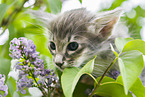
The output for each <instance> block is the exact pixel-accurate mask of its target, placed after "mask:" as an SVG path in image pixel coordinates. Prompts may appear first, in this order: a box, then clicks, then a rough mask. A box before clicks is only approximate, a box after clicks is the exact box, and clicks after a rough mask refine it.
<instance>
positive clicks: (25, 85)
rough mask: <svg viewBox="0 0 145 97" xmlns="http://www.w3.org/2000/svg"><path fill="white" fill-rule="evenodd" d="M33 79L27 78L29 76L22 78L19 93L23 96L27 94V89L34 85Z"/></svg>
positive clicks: (18, 84) (19, 82)
mask: <svg viewBox="0 0 145 97" xmlns="http://www.w3.org/2000/svg"><path fill="white" fill-rule="evenodd" d="M33 81H34V80H33V79H31V78H29V79H28V78H27V75H24V76H22V78H21V79H19V81H18V82H17V91H20V92H21V93H22V94H26V90H24V89H25V88H29V87H31V86H32V85H33Z"/></svg>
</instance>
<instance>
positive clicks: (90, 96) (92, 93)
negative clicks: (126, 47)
mask: <svg viewBox="0 0 145 97" xmlns="http://www.w3.org/2000/svg"><path fill="white" fill-rule="evenodd" d="M117 59H118V57H116V58H115V59H114V60H113V62H112V63H111V64H110V65H109V66H108V67H107V69H106V70H105V72H104V73H103V75H102V77H101V79H100V80H99V82H98V84H97V85H96V87H95V88H94V89H93V90H92V92H91V93H90V94H89V97H92V96H93V95H94V94H95V92H96V90H97V89H98V87H99V86H100V84H101V82H102V80H103V78H104V77H105V75H106V73H107V72H108V71H109V70H110V68H111V67H112V66H113V64H114V63H115V62H116V61H117Z"/></svg>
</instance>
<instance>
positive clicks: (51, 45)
mask: <svg viewBox="0 0 145 97" xmlns="http://www.w3.org/2000/svg"><path fill="white" fill-rule="evenodd" d="M50 48H51V49H52V50H56V46H55V43H54V42H50Z"/></svg>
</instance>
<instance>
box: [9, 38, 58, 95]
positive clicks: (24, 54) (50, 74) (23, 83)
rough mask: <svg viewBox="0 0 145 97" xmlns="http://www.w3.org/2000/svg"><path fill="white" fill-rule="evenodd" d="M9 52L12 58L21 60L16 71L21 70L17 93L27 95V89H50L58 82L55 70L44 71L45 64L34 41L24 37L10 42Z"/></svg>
mask: <svg viewBox="0 0 145 97" xmlns="http://www.w3.org/2000/svg"><path fill="white" fill-rule="evenodd" d="M9 51H10V56H11V57H12V58H14V59H19V60H20V61H19V62H17V63H16V65H15V68H16V70H19V79H18V82H17V91H20V92H21V93H22V94H25V93H26V89H27V88H30V87H32V86H37V87H38V88H40V87H41V88H43V87H45V88H49V87H50V85H51V84H52V83H54V82H56V81H57V78H56V75H55V73H54V71H53V70H49V69H44V62H43V60H42V59H40V58H39V52H37V51H36V46H35V44H34V43H33V41H32V40H27V39H26V38H24V37H20V38H18V39H17V38H14V39H13V40H12V41H11V42H10V48H9Z"/></svg>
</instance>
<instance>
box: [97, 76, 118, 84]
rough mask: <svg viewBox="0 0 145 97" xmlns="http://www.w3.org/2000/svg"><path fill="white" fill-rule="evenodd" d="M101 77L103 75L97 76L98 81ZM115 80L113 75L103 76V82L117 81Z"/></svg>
mask: <svg viewBox="0 0 145 97" xmlns="http://www.w3.org/2000/svg"><path fill="white" fill-rule="evenodd" d="M100 78H101V77H98V78H97V81H98V82H99V80H100ZM115 81H116V80H115V79H113V78H111V77H108V76H105V77H104V78H103V80H102V81H101V84H103V83H106V82H115Z"/></svg>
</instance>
